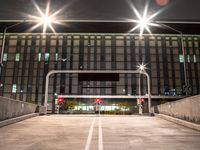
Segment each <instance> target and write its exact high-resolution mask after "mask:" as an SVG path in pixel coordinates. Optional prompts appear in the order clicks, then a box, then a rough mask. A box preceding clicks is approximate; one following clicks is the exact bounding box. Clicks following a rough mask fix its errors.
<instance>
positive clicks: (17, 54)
mask: <svg viewBox="0 0 200 150" xmlns="http://www.w3.org/2000/svg"><path fill="white" fill-rule="evenodd" d="M15 61H20V53H16V55H15Z"/></svg>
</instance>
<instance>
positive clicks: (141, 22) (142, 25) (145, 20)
mask: <svg viewBox="0 0 200 150" xmlns="http://www.w3.org/2000/svg"><path fill="white" fill-rule="evenodd" d="M131 8H132V10H133V12H134V14H135V15H136V17H137V20H131V21H132V22H134V23H136V24H137V25H136V26H135V27H133V28H132V29H131V30H130V31H129V32H133V31H135V30H137V29H140V36H142V35H143V32H144V30H146V31H147V32H148V33H149V34H152V33H151V30H150V28H149V26H159V25H158V24H156V23H152V22H151V20H152V19H153V18H154V17H156V16H157V15H158V14H159V12H156V13H154V14H152V15H151V16H149V17H148V16H147V13H148V5H146V6H145V8H144V12H143V15H141V14H140V13H139V11H138V10H137V9H136V8H135V7H134V6H133V5H132V4H131Z"/></svg>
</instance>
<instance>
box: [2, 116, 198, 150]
mask: <svg viewBox="0 0 200 150" xmlns="http://www.w3.org/2000/svg"><path fill="white" fill-rule="evenodd" d="M173 149H174V150H199V149H200V132H198V131H195V130H192V129H188V128H185V127H183V126H180V125H177V124H174V123H171V122H169V121H166V120H162V119H160V118H157V117H148V116H100V117H99V116H98V115H50V116H38V117H34V118H31V119H27V120H25V121H22V122H18V123H16V124H12V125H8V126H4V127H2V128H0V150H173Z"/></svg>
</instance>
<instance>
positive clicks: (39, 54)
mask: <svg viewBox="0 0 200 150" xmlns="http://www.w3.org/2000/svg"><path fill="white" fill-rule="evenodd" d="M41 58H42V54H41V53H38V61H41Z"/></svg>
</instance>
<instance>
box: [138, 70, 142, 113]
mask: <svg viewBox="0 0 200 150" xmlns="http://www.w3.org/2000/svg"><path fill="white" fill-rule="evenodd" d="M140 77H141V73H140V74H139V104H138V105H139V114H141V115H142V104H141V99H140V98H141V82H140Z"/></svg>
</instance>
